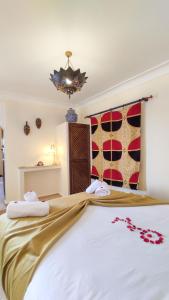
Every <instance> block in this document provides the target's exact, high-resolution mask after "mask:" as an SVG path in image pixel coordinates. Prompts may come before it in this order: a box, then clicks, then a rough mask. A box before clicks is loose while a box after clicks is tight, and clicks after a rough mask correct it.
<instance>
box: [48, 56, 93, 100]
mask: <svg viewBox="0 0 169 300" xmlns="http://www.w3.org/2000/svg"><path fill="white" fill-rule="evenodd" d="M65 55H66V57H67V63H66V66H65V69H63V68H60V71H56V70H54V73H53V74H50V80H51V81H52V82H53V84H54V86H55V87H56V88H57V90H58V91H61V92H63V93H65V94H67V95H68V96H69V98H70V96H71V95H73V94H74V93H76V92H78V91H80V90H81V88H82V87H83V85H84V84H85V83H86V80H87V78H88V77H85V75H86V72H84V73H80V69H77V70H74V69H73V66H72V64H71V62H70V57H71V56H72V52H71V51H66V52H65ZM70 65H71V66H70Z"/></svg>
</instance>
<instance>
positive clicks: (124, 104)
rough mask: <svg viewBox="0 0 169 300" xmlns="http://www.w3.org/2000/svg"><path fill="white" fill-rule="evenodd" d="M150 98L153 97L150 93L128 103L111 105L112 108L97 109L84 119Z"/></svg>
mask: <svg viewBox="0 0 169 300" xmlns="http://www.w3.org/2000/svg"><path fill="white" fill-rule="evenodd" d="M152 98H153V96H152V95H150V96H148V97H143V98H141V99H138V100H135V101H131V102H128V103H125V104H122V105H119V106H115V107H112V108H109V109H106V110H102V111H99V112H97V113H95V114H92V115H89V116H86V117H85V119H86V118H91V117H93V116H96V115H100V114H103V113H105V112H108V111H112V110H115V109H118V108H121V107H125V106H128V105H130V104H134V103H138V102H142V101H145V102H147V101H148V100H149V99H152Z"/></svg>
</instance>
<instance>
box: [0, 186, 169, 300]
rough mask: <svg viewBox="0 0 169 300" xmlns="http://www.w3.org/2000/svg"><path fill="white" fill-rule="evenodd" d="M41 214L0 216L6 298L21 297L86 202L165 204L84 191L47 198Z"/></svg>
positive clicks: (0, 261) (0, 269) (1, 270)
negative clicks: (45, 211) (45, 210)
mask: <svg viewBox="0 0 169 300" xmlns="http://www.w3.org/2000/svg"><path fill="white" fill-rule="evenodd" d="M49 203H50V214H49V215H48V216H47V217H43V218H21V219H14V220H9V219H8V218H7V216H6V214H4V215H2V216H1V217H0V253H1V258H0V274H1V280H2V285H3V288H4V291H5V293H6V296H7V299H8V300H23V298H24V294H25V291H26V288H27V286H28V285H29V283H30V281H31V278H32V276H33V274H34V272H35V270H36V268H37V266H38V265H39V263H40V261H41V260H42V258H43V257H44V255H45V254H46V253H47V251H48V250H49V249H50V248H51V247H52V245H54V243H55V242H56V241H57V240H58V239H59V238H60V237H61V236H62V235H63V234H64V233H65V232H66V231H67V230H68V229H69V228H70V227H71V226H72V225H73V224H74V223H75V222H76V221H77V220H78V219H79V218H80V216H81V215H82V214H83V213H84V211H85V209H86V207H87V206H88V205H98V206H110V207H129V206H150V205H163V204H164V205H166V204H169V202H167V201H162V200H156V199H153V198H151V197H147V196H139V195H134V194H126V193H122V192H116V191H113V192H112V193H111V195H109V196H107V197H97V198H96V196H94V195H89V194H87V193H79V194H74V195H71V196H68V197H62V198H59V199H56V200H51V201H49Z"/></svg>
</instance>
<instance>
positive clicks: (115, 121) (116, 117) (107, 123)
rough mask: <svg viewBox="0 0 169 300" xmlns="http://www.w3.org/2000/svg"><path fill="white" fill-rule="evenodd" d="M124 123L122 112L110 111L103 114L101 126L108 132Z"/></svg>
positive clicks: (115, 129)
mask: <svg viewBox="0 0 169 300" xmlns="http://www.w3.org/2000/svg"><path fill="white" fill-rule="evenodd" d="M121 125H122V114H121V112H119V111H110V112H107V113H105V114H104V115H102V117H101V127H102V129H103V130H104V131H106V132H111V131H117V130H119V129H120V128H121Z"/></svg>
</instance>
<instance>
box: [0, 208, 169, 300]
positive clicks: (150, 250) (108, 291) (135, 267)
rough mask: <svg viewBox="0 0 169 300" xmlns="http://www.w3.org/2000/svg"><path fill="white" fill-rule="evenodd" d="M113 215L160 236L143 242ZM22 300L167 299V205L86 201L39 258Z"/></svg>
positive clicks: (168, 275)
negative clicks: (111, 204)
mask: <svg viewBox="0 0 169 300" xmlns="http://www.w3.org/2000/svg"><path fill="white" fill-rule="evenodd" d="M115 217H120V218H124V219H125V218H126V217H129V218H130V219H131V220H132V223H133V224H134V225H136V226H137V227H141V228H143V229H148V228H149V229H152V230H157V231H158V232H160V233H162V234H163V235H164V242H163V243H161V244H159V245H158V244H151V243H146V242H144V240H143V239H141V238H140V232H139V231H137V230H136V231H130V230H129V229H128V228H127V223H125V222H117V223H114V224H113V223H112V220H113V219H115ZM1 300H5V298H4V297H3V296H2V297H1ZM24 300H169V206H168V205H167V206H162V205H161V206H148V207H130V208H113V207H111V208H110V207H96V206H88V208H87V210H86V212H85V213H84V215H83V216H82V217H81V218H80V220H79V221H78V222H77V223H76V224H75V225H73V227H72V228H71V229H70V230H69V231H68V232H67V233H66V234H65V235H64V236H63V237H62V238H61V239H60V240H59V241H58V242H57V243H56V244H55V246H54V247H52V249H51V250H50V251H49V252H48V254H47V255H46V256H45V258H44V259H43V261H42V262H41V263H40V265H39V267H38V268H37V270H36V272H35V274H34V276H33V279H32V281H31V283H30V284H29V286H28V288H27V291H26V294H25V297H24Z"/></svg>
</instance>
